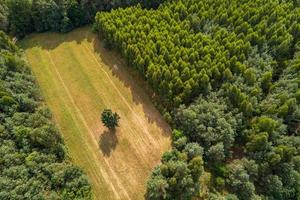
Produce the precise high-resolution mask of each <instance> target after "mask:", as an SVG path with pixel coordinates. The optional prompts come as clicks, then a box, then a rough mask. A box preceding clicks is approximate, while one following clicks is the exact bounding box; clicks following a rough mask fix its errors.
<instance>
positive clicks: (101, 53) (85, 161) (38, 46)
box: [21, 27, 170, 200]
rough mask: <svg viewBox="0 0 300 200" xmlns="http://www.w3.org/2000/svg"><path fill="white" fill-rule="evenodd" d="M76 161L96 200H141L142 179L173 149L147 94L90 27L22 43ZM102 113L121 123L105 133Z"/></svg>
mask: <svg viewBox="0 0 300 200" xmlns="http://www.w3.org/2000/svg"><path fill="white" fill-rule="evenodd" d="M21 44H22V47H23V48H24V49H25V53H26V57H27V60H28V62H29V64H30V66H31V68H32V71H33V73H34V74H35V76H36V78H37V81H38V84H39V85H40V88H41V91H42V95H43V97H44V98H45V100H46V102H47V105H48V106H49V107H50V109H51V111H52V112H53V118H54V120H55V122H56V124H57V126H58V128H59V129H60V131H61V133H62V135H63V137H64V140H65V143H66V146H67V148H68V151H69V154H70V157H71V159H72V160H73V162H74V163H75V164H77V165H79V166H81V167H82V168H83V169H84V171H85V172H86V173H87V175H88V177H89V180H90V182H91V184H92V188H93V195H94V198H95V199H101V200H105V199H108V200H109V199H112V200H114V199H131V200H136V199H143V198H144V194H145V185H146V180H147V178H148V176H149V174H150V171H151V169H152V168H153V167H154V166H155V165H156V164H158V163H159V160H160V158H161V155H162V153H163V152H165V151H166V150H168V149H169V148H170V127H169V126H168V124H167V123H166V122H165V121H164V120H163V118H162V116H161V115H160V113H159V112H158V111H157V110H156V109H155V107H154V105H153V104H152V103H151V99H150V97H149V95H151V89H149V87H148V86H147V84H145V83H144V82H143V80H141V79H140V78H139V76H138V75H137V74H136V73H135V72H134V70H132V69H130V68H129V67H128V66H126V64H125V63H124V61H123V60H122V59H120V57H119V56H118V55H117V54H115V53H114V52H112V51H108V50H105V49H104V48H103V44H102V43H101V41H100V40H98V36H97V35H95V34H93V33H92V32H91V31H90V27H85V28H80V29H77V30H75V31H72V32H71V33H68V34H57V33H45V34H33V35H31V36H29V37H27V38H25V40H23V41H21ZM104 108H111V109H112V110H113V111H116V112H117V113H118V114H119V115H120V117H121V120H120V127H118V128H117V129H116V132H115V133H113V132H110V131H109V130H108V129H107V128H105V127H104V126H103V125H102V123H101V121H100V113H101V111H102V110H103V109H104Z"/></svg>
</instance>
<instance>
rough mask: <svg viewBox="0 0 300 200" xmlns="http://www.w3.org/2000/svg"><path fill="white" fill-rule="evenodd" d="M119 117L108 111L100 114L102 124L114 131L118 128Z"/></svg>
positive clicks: (105, 110)
mask: <svg viewBox="0 0 300 200" xmlns="http://www.w3.org/2000/svg"><path fill="white" fill-rule="evenodd" d="M119 120H120V116H119V115H118V114H117V113H116V112H115V113H113V112H112V111H111V110H110V109H104V110H103V112H102V113H101V121H102V123H103V124H104V125H105V126H106V127H107V128H109V129H115V128H116V126H119Z"/></svg>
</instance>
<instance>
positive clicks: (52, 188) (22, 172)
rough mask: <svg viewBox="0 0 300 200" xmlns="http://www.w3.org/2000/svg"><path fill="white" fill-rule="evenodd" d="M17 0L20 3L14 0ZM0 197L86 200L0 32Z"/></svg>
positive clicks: (87, 190)
mask: <svg viewBox="0 0 300 200" xmlns="http://www.w3.org/2000/svg"><path fill="white" fill-rule="evenodd" d="M18 2H21V1H18ZM0 48H1V49H0V79H1V81H0V199H25V200H27V199H28V200H29V199H30V200H31V199H49V198H50V199H51V198H52V199H91V186H90V184H89V182H88V180H87V177H86V176H85V175H84V173H83V172H82V171H81V170H80V169H79V168H78V167H76V166H74V165H72V164H70V161H69V160H68V159H67V155H66V151H65V148H64V144H63V140H62V138H61V136H60V134H59V132H58V130H57V129H56V128H55V126H54V124H53V122H52V119H51V117H52V116H51V113H50V111H49V109H47V108H45V107H43V104H44V102H41V101H40V99H41V97H40V96H39V91H38V88H37V85H36V82H35V79H34V77H33V76H32V74H31V73H30V71H29V70H28V68H27V66H26V64H25V62H24V61H23V60H22V57H21V52H20V50H19V49H18V48H17V47H16V46H15V45H14V44H13V42H12V41H11V40H10V39H9V38H8V37H7V36H6V35H5V34H4V33H3V32H0Z"/></svg>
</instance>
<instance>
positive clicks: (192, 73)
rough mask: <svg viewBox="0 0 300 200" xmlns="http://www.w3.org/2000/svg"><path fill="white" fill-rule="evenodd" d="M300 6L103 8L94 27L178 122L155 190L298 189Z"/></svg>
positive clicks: (245, 194)
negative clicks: (151, 89) (108, 10)
mask: <svg viewBox="0 0 300 200" xmlns="http://www.w3.org/2000/svg"><path fill="white" fill-rule="evenodd" d="M299 6H300V3H299V1H297V0H296V1H292V0H286V1H284V0H275V1H267V0H254V1H249V0H242V1H241V0H233V1H229V0H184V1H183V0H169V1H165V3H163V4H162V5H161V6H160V7H159V8H158V9H156V10H153V9H150V10H147V9H144V8H143V7H142V6H140V5H138V6H134V7H129V8H119V9H116V10H113V11H111V12H99V13H97V15H96V19H95V24H94V30H96V31H98V32H99V33H100V35H101V36H102V37H104V38H105V45H106V47H107V48H113V49H116V50H118V51H119V52H120V53H121V55H122V56H123V57H124V58H125V59H126V60H127V62H128V64H129V65H130V66H133V67H134V68H136V69H137V70H138V71H139V72H140V74H141V75H142V76H143V77H144V78H145V79H146V80H147V81H148V82H149V84H150V85H151V86H152V87H153V89H154V90H155V92H156V93H157V94H159V96H160V98H161V99H160V101H159V103H157V105H158V108H159V109H160V110H161V111H162V112H163V113H164V117H165V118H166V119H167V120H168V121H169V122H170V124H171V125H172V126H173V128H174V131H173V149H172V150H171V151H170V152H166V153H165V154H164V155H163V157H162V160H161V161H162V163H161V164H160V165H159V166H157V167H156V168H155V169H154V170H153V173H152V174H151V176H150V178H149V180H148V186H147V194H146V197H147V198H148V199H169V200H171V199H172V200H173V199H191V198H192V197H199V198H204V199H241V200H248V199H270V200H271V199H276V200H280V199H282V200H295V199H300V106H299V103H300V89H299V85H300V7H299ZM202 167H203V169H202ZM199 177H200V178H199ZM206 177H209V178H208V179H209V180H207V178H206ZM204 179H205V181H203V180H204ZM203 188H208V189H206V190H204V189H203Z"/></svg>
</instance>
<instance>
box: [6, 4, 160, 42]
mask: <svg viewBox="0 0 300 200" xmlns="http://www.w3.org/2000/svg"><path fill="white" fill-rule="evenodd" d="M162 1H163V0H129V1H128V0H101V1H97V0H22V1H20V0H0V30H3V31H5V32H8V33H10V34H11V35H14V36H17V37H19V38H22V37H24V36H25V35H26V34H29V33H32V32H45V31H56V32H68V31H70V30H72V29H74V28H76V27H79V26H82V25H85V24H88V23H90V22H91V21H93V20H94V16H95V14H96V12H97V11H99V10H103V11H109V10H111V9H113V8H118V7H126V6H130V5H135V4H137V3H140V4H141V5H143V7H146V8H155V7H157V6H158V5H159V4H160V3H161V2H162Z"/></svg>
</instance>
